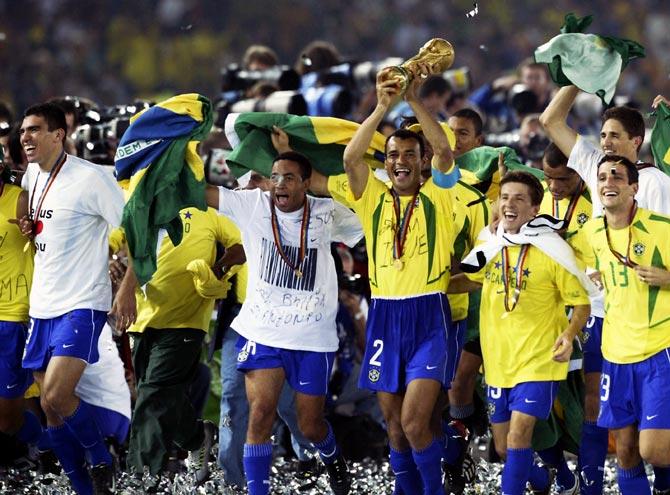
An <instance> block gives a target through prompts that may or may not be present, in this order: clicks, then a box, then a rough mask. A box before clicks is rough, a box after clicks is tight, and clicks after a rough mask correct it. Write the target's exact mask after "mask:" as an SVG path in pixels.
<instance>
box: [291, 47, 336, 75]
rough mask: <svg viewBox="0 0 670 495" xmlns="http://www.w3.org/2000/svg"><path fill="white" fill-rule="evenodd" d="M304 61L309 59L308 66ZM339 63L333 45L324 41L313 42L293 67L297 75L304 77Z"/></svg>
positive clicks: (303, 51)
mask: <svg viewBox="0 0 670 495" xmlns="http://www.w3.org/2000/svg"><path fill="white" fill-rule="evenodd" d="M305 59H309V62H310V63H309V65H308V64H306V63H305ZM340 63H342V59H341V57H340V52H339V51H337V48H335V45H333V44H332V43H330V42H328V41H324V40H314V41H312V42H311V43H309V44H308V45H307V46H306V47H305V48H304V49H303V50H302V52H301V53H300V56H299V57H298V60H297V62H296V64H295V65H296V71H297V72H298V74H301V75H304V74H307V73H309V72H318V71H320V70H323V69H327V68H328V67H332V66H333V65H338V64H340Z"/></svg>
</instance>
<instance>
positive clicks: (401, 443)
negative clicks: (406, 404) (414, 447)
mask: <svg viewBox="0 0 670 495" xmlns="http://www.w3.org/2000/svg"><path fill="white" fill-rule="evenodd" d="M386 433H387V435H388V437H389V442H390V444H391V446H392V447H393V448H394V449H396V450H405V449H406V448H407V447H408V443H407V437H405V433H404V432H403V430H402V426H401V425H400V422H399V421H397V422H392V423H388V422H387V423H386Z"/></svg>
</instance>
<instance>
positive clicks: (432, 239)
mask: <svg viewBox="0 0 670 495" xmlns="http://www.w3.org/2000/svg"><path fill="white" fill-rule="evenodd" d="M347 199H348V202H349V204H350V205H351V206H352V207H353V209H354V211H355V212H356V214H357V215H358V218H359V220H360V221H361V225H362V226H363V232H364V233H365V242H366V246H367V249H368V271H369V277H370V289H371V292H372V296H373V297H380V298H405V297H413V296H420V295H423V294H430V293H435V292H446V289H447V286H448V285H449V269H450V264H451V256H452V254H453V244H454V240H455V238H456V232H455V227H454V222H453V216H452V211H453V209H452V205H451V202H452V197H451V195H450V194H449V191H448V190H445V189H441V188H439V187H437V186H436V185H435V184H433V181H432V179H429V180H428V181H426V183H425V184H423V186H421V189H420V191H419V195H418V196H417V199H416V203H415V206H414V212H413V214H412V216H411V220H410V222H409V224H408V225H409V228H408V231H407V237H406V240H405V244H404V248H403V253H402V258H401V260H402V262H403V263H402V264H403V267H402V269H400V270H398V269H397V268H396V267H395V266H394V260H393V242H394V234H395V231H396V222H397V219H396V215H395V212H394V207H393V197H392V196H391V193H390V190H389V188H388V187H387V186H386V185H385V184H384V183H383V182H382V181H380V180H379V179H378V178H376V177H375V176H374V175H373V173H372V171H371V170H370V171H369V175H368V181H367V184H366V187H365V191H364V192H363V194H362V195H361V197H360V198H359V199H358V200H354V198H353V195H352V194H351V193H349V196H348V198H347ZM411 200H412V196H400V211H401V216H402V215H404V212H405V210H406V207H407V206H408V205H409V203H410V201H411Z"/></svg>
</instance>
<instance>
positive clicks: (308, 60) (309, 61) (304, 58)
mask: <svg viewBox="0 0 670 495" xmlns="http://www.w3.org/2000/svg"><path fill="white" fill-rule="evenodd" d="M302 63H303V64H305V66H306V67H310V66H311V65H312V59H311V58H309V57H308V56H307V55H305V54H304V53H303V55H302Z"/></svg>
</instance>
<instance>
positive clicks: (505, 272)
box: [502, 244, 530, 313]
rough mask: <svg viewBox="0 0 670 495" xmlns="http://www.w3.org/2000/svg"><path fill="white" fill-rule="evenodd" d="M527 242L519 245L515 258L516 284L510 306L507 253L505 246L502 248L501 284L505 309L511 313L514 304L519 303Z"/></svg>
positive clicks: (514, 306)
mask: <svg viewBox="0 0 670 495" xmlns="http://www.w3.org/2000/svg"><path fill="white" fill-rule="evenodd" d="M529 247H530V245H529V244H524V245H523V246H521V252H520V253H519V259H518V260H516V267H515V268H514V271H515V281H516V285H515V287H514V294H513V296H512V306H511V307H510V302H509V282H510V280H509V253H508V251H507V247H504V248H503V249H502V264H503V273H502V279H503V286H504V288H505V311H507V312H508V313H511V312H512V311H514V308H516V305H517V304H518V303H519V297H520V296H521V282H522V279H523V266H524V264H525V263H526V256H527V255H528V248H529Z"/></svg>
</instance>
